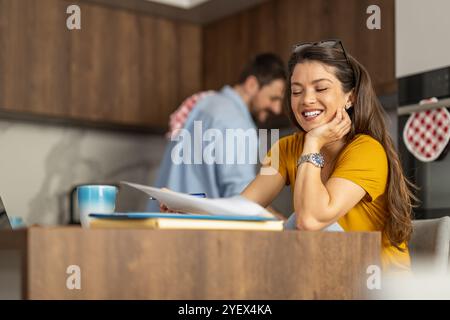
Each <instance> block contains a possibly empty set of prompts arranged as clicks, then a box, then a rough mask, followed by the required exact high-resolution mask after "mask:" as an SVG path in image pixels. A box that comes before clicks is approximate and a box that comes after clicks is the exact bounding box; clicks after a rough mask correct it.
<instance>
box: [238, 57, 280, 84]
mask: <svg viewBox="0 0 450 320" xmlns="http://www.w3.org/2000/svg"><path fill="white" fill-rule="evenodd" d="M250 76H254V77H255V78H256V79H257V80H258V84H259V85H260V87H263V86H265V85H268V84H269V83H271V82H272V81H273V80H277V79H281V80H283V81H285V80H286V70H285V66H284V63H283V61H282V60H281V59H280V57H278V56H277V55H275V54H273V53H262V54H259V55H257V56H255V57H254V58H253V59H252V60H251V61H250V62H249V63H248V64H247V66H246V67H245V68H244V70H243V71H242V73H241V75H240V77H239V82H238V83H239V84H242V83H244V82H245V80H246V79H247V78H248V77H250Z"/></svg>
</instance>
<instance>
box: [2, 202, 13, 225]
mask: <svg viewBox="0 0 450 320" xmlns="http://www.w3.org/2000/svg"><path fill="white" fill-rule="evenodd" d="M5 229H6V230H11V223H10V222H9V218H8V215H7V214H6V208H5V206H4V204H3V201H2V198H1V197H0V230H5Z"/></svg>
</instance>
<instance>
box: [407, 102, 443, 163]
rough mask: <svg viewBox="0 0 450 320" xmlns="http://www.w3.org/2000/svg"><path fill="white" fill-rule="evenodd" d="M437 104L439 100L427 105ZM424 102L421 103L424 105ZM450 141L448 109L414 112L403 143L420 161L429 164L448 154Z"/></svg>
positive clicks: (408, 122)
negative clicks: (447, 148) (449, 142)
mask: <svg viewBox="0 0 450 320" xmlns="http://www.w3.org/2000/svg"><path fill="white" fill-rule="evenodd" d="M429 102H437V99H435V98H434V99H430V100H427V101H426V102H425V103H429ZM423 103H424V102H421V104H423ZM449 140H450V113H449V112H448V111H447V108H440V109H433V110H425V111H420V112H414V113H413V114H411V116H410V117H409V119H408V121H407V122H406V125H405V128H404V129H403V141H404V142H405V145H406V147H407V148H408V150H409V151H410V152H411V153H412V154H413V155H414V156H415V157H416V158H417V159H419V160H420V161H423V162H429V161H434V160H436V159H438V158H439V157H440V156H441V155H442V156H444V155H445V153H446V151H447V150H446V147H447V144H448V141H449Z"/></svg>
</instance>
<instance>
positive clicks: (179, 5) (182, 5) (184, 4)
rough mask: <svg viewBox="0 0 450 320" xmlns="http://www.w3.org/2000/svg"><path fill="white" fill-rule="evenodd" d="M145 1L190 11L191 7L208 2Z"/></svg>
mask: <svg viewBox="0 0 450 320" xmlns="http://www.w3.org/2000/svg"><path fill="white" fill-rule="evenodd" d="M146 1H150V2H156V3H161V4H165V5H168V6H173V7H177V8H182V9H186V10H189V9H192V8H193V7H196V6H198V5H199V4H202V3H204V2H207V1H210V0H146Z"/></svg>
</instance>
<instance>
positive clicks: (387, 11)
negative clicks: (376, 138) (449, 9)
mask: <svg viewBox="0 0 450 320" xmlns="http://www.w3.org/2000/svg"><path fill="white" fill-rule="evenodd" d="M370 5H378V6H379V7H380V12H381V29H379V30H376V29H374V30H369V29H368V28H367V26H366V22H367V19H368V18H369V16H370V14H367V13H366V11H367V8H368V7H369V6H370ZM330 38H339V39H341V40H342V41H343V43H344V46H345V48H346V50H347V51H348V52H350V53H351V54H352V55H353V56H354V57H355V58H356V59H357V60H358V61H360V62H361V63H362V64H363V65H364V66H365V67H366V68H367V70H368V71H369V73H370V75H371V77H372V80H373V83H374V86H375V89H376V91H377V94H378V95H387V94H392V93H394V92H395V91H396V90H397V88H396V80H395V51H394V50H395V11H394V1H392V0H314V1H311V0H270V1H266V2H264V3H262V4H260V5H258V6H255V7H253V8H250V9H248V10H245V11H243V12H240V13H239V14H235V15H233V16H230V17H227V18H224V19H221V20H219V21H215V22H212V23H210V24H208V25H206V26H204V42H203V48H204V52H205V54H204V63H205V68H204V75H203V77H204V82H205V86H206V87H208V88H217V87H220V86H221V85H222V84H223V83H229V82H233V81H236V79H237V78H238V74H239V70H240V68H239V67H240V66H243V65H244V64H245V63H246V61H247V60H248V59H249V58H250V57H252V56H253V55H255V54H257V53H260V52H267V51H270V52H274V53H276V54H279V55H280V56H281V57H282V58H283V60H284V61H287V59H288V58H289V55H290V53H291V50H292V48H293V45H295V44H297V43H300V42H306V41H318V40H321V39H330ZM217 39H220V41H217ZM219 62H220V63H219Z"/></svg>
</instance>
